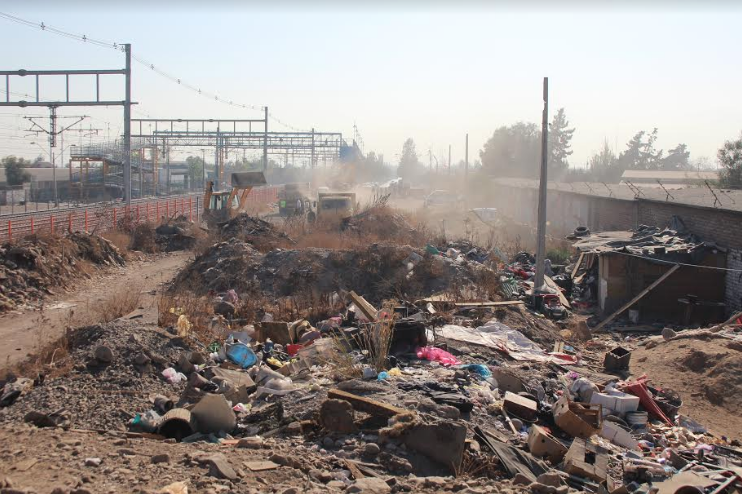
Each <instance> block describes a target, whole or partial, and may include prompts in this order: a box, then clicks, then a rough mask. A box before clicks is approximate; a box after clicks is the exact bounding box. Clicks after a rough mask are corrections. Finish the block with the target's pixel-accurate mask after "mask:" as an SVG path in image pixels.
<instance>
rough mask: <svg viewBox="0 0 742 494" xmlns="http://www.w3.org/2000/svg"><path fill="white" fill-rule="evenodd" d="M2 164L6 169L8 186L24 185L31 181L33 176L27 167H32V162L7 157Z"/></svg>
mask: <svg viewBox="0 0 742 494" xmlns="http://www.w3.org/2000/svg"><path fill="white" fill-rule="evenodd" d="M1 163H2V165H3V167H5V181H6V182H7V183H8V185H22V184H24V183H25V182H30V181H31V174H30V173H29V172H28V171H27V170H26V167H28V166H30V165H31V162H30V161H28V160H26V159H23V158H16V157H15V156H6V157H5V158H3V160H2V162H1Z"/></svg>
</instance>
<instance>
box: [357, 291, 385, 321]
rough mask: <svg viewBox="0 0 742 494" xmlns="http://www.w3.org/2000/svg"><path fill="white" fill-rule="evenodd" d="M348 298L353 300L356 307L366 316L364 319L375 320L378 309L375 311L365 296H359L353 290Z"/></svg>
mask: <svg viewBox="0 0 742 494" xmlns="http://www.w3.org/2000/svg"><path fill="white" fill-rule="evenodd" d="M350 299H351V300H352V301H353V303H354V304H355V306H356V307H358V310H360V311H361V312H363V315H364V316H366V319H368V320H369V321H371V322H376V318H377V317H378V315H379V311H377V310H376V309H375V308H374V306H373V305H371V304H369V303H368V302H367V301H366V299H365V298H363V297H361V296H360V295H358V294H357V293H356V292H354V291H351V292H350Z"/></svg>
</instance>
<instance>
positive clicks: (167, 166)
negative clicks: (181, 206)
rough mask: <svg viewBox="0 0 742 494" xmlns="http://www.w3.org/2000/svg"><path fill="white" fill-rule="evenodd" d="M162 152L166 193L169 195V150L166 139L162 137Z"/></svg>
mask: <svg viewBox="0 0 742 494" xmlns="http://www.w3.org/2000/svg"><path fill="white" fill-rule="evenodd" d="M162 152H163V153H165V173H167V195H170V150H169V149H168V148H167V141H166V140H165V139H164V138H163V139H162Z"/></svg>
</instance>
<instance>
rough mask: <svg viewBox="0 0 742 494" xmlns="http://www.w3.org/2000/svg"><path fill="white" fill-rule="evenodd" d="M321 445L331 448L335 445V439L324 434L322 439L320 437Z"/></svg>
mask: <svg viewBox="0 0 742 494" xmlns="http://www.w3.org/2000/svg"><path fill="white" fill-rule="evenodd" d="M322 446H324V447H325V448H328V449H329V448H333V447H334V446H335V441H333V439H332V438H331V437H330V436H325V437H324V439H322Z"/></svg>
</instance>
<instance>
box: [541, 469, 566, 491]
mask: <svg viewBox="0 0 742 494" xmlns="http://www.w3.org/2000/svg"><path fill="white" fill-rule="evenodd" d="M536 482H539V483H541V484H544V485H550V486H552V487H559V486H560V485H564V483H563V482H562V477H561V476H560V475H559V473H557V472H554V471H551V472H546V473H542V474H541V475H539V476H538V478H537V479H536Z"/></svg>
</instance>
